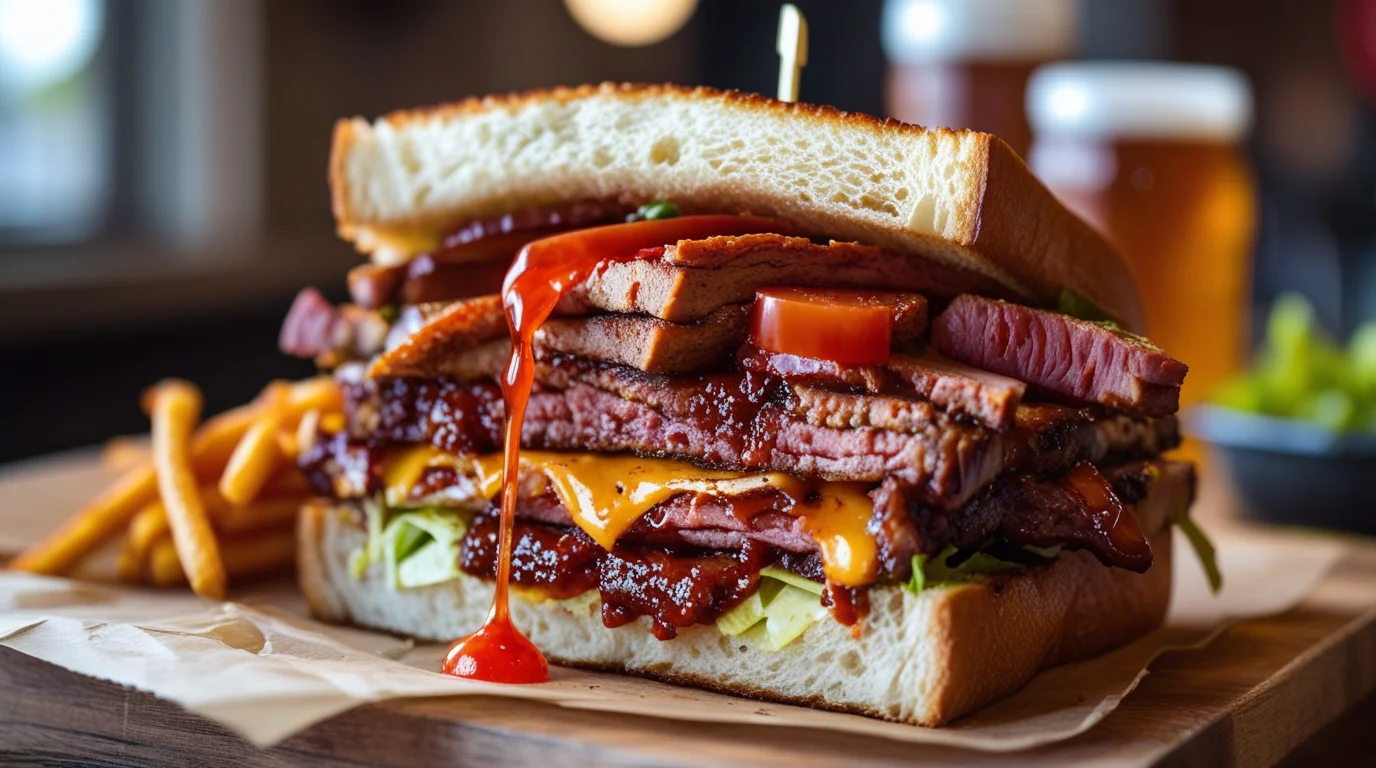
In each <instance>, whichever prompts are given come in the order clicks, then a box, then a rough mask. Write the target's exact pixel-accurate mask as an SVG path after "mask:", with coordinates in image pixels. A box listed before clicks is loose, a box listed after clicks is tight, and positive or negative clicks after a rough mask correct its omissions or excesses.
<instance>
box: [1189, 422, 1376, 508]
mask: <svg viewBox="0 0 1376 768" xmlns="http://www.w3.org/2000/svg"><path fill="white" fill-rule="evenodd" d="M1185 431H1186V432H1187V434H1189V435H1191V436H1193V437H1197V438H1200V439H1201V440H1204V441H1205V442H1207V443H1209V445H1210V446H1212V447H1213V449H1214V454H1215V455H1216V456H1217V457H1219V458H1221V459H1222V462H1223V464H1224V465H1225V469H1226V470H1227V472H1228V473H1229V475H1231V477H1232V479H1233V484H1234V485H1235V486H1236V487H1237V489H1238V493H1239V494H1240V495H1241V497H1242V501H1243V503H1244V505H1245V506H1246V514H1247V516H1248V517H1250V518H1252V519H1254V520H1260V521H1263V522H1268V523H1280V524H1284V525H1305V526H1316V527H1321V528H1334V529H1338V530H1344V531H1353V532H1355V533H1364V534H1369V535H1376V435H1373V434H1371V433H1357V434H1345V433H1341V432H1335V431H1333V430H1330V429H1327V428H1326V427H1323V426H1320V425H1317V424H1313V423H1311V422H1306V421H1296V420H1293V419H1281V418H1276V417H1273V416H1260V415H1257V414H1253V413H1243V412H1240V411H1234V410H1230V409H1227V408H1220V407H1217V406H1210V405H1203V406H1196V407H1194V408H1191V409H1190V410H1189V411H1188V412H1187V413H1186V414H1185Z"/></svg>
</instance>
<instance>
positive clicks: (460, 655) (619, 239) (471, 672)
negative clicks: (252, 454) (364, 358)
mask: <svg viewBox="0 0 1376 768" xmlns="http://www.w3.org/2000/svg"><path fill="white" fill-rule="evenodd" d="M788 231H789V228H787V227H786V225H784V224H783V223H782V222H779V221H775V220H772V219H761V218H755V217H749V216H684V217H680V218H674V219H660V220H655V221H637V222H632V223H629V224H616V225H612V226H607V227H593V228H591V229H583V230H576V231H574V232H569V233H566V234H562V235H555V236H553V237H548V238H545V239H543V240H536V241H535V242H533V243H530V244H528V245H526V246H525V247H524V248H522V249H521V252H520V253H519V254H517V256H516V260H515V261H514V262H513V263H512V265H511V269H510V271H508V272H507V275H506V281H505V282H504V283H503V285H502V304H503V306H504V307H505V309H506V319H507V326H508V328H509V330H510V331H511V358H510V361H509V362H508V364H507V369H506V373H505V374H504V375H503V376H502V381H501V384H502V400H503V401H504V402H505V404H506V442H505V445H504V446H503V463H502V469H503V475H502V494H501V501H502V506H501V519H500V524H499V533H498V540H497V545H498V556H497V588H496V593H495V594H494V595H493V599H492V610H491V612H490V613H488V617H487V621H486V622H485V623H484V624H483V626H482V627H481V628H479V629H478V631H477V632H474V633H473V634H471V635H469V636H468V637H464V638H460V639H459V640H456V641H454V644H453V645H451V646H450V647H449V652H448V653H447V654H446V655H445V659H444V667H443V668H444V671H445V672H446V673H448V674H451V675H456V676H458V677H466V678H472V679H475V680H485V681H489V682H499V683H538V682H544V681H547V680H549V665H548V663H547V662H546V661H545V658H544V656H543V655H542V654H541V653H540V651H539V649H538V648H536V647H535V645H534V644H533V643H531V642H530V640H529V639H527V638H526V636H525V635H523V634H521V631H520V630H519V629H517V628H516V626H515V625H514V624H512V623H511V612H510V605H509V596H508V581H509V580H510V577H511V548H512V530H513V528H514V526H515V519H516V492H517V485H518V473H517V468H518V467H519V465H520V457H521V424H522V422H523V421H524V419H525V412H526V404H527V402H528V401H529V400H530V390H531V386H532V385H533V383H534V381H535V359H534V352H533V345H534V340H535V332H536V331H537V330H539V328H540V325H541V324H542V323H544V322H545V319H546V318H548V317H549V315H550V313H551V312H553V311H554V307H555V306H556V305H557V304H558V303H559V299H560V297H561V296H563V294H564V292H565V291H567V290H568V289H569V288H571V287H573V286H574V285H577V284H578V283H580V282H582V281H583V280H586V279H587V278H588V276H589V275H590V274H591V273H592V271H593V269H595V268H596V267H597V265H598V264H599V263H602V262H606V261H630V260H632V259H635V258H637V256H638V254H639V253H640V251H641V250H643V249H646V248H657V247H660V246H663V245H665V244H666V243H673V242H678V241H679V240H684V239H687V240H697V239H701V238H705V237H712V236H716V235H744V234H752V233H761V232H764V233H767V232H779V233H787V232H788Z"/></svg>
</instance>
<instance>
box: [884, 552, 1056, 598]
mask: <svg viewBox="0 0 1376 768" xmlns="http://www.w3.org/2000/svg"><path fill="white" fill-rule="evenodd" d="M1023 550H1024V551H1026V552H1030V553H1032V554H1034V555H1037V556H1038V557H1041V558H1044V559H1046V560H1053V559H1055V558H1056V556H1057V555H1059V554H1060V553H1061V547H1060V545H1059V544H1058V545H1056V546H1052V547H1034V546H1031V545H1028V546H1024V547H1023ZM955 554H956V548H955V547H947V548H946V549H945V550H943V551H942V552H941V553H940V554H938V555H937V556H936V557H929V556H927V555H913V574H912V576H911V577H909V579H908V582H907V583H906V584H904V585H903V588H904V589H906V590H908V591H909V592H911V593H912V594H913V595H920V594H922V591H923V590H925V589H929V588H930V589H935V588H937V587H944V586H949V585H952V584H960V583H963V582H967V581H971V580H972V579H974V578H975V577H977V576H979V575H980V574H985V573H998V572H1000V571H1016V570H1020V569H1022V568H1025V567H1026V566H1025V565H1023V564H1022V563H1014V562H1011V561H1008V560H1000V559H998V558H997V557H994V556H993V555H990V554H988V553H987V552H976V553H975V554H973V555H971V556H969V557H967V558H966V559H965V560H964V561H962V562H961V563H960V565H955V566H952V565H948V564H947V561H948V560H950V558H951V556H952V555H955Z"/></svg>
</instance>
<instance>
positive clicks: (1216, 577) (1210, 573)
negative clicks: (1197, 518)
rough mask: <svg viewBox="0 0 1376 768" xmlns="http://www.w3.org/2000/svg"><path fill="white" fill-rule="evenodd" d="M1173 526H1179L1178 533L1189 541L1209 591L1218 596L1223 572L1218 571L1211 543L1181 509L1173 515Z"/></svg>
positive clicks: (1215, 554)
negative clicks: (1207, 582) (1205, 578)
mask: <svg viewBox="0 0 1376 768" xmlns="http://www.w3.org/2000/svg"><path fill="white" fill-rule="evenodd" d="M1175 524H1176V525H1178V526H1180V532H1181V533H1183V534H1185V538H1187V539H1189V541H1190V546H1191V547H1192V548H1193V549H1194V553H1195V555H1196V556H1197V557H1198V558H1199V564H1200V565H1202V566H1204V575H1205V576H1206V577H1208V579H1209V590H1210V591H1211V592H1213V593H1214V594H1215V595H1216V594H1218V590H1220V589H1222V588H1223V572H1222V571H1220V570H1219V569H1218V555H1217V553H1215V552H1214V545H1213V543H1212V542H1210V541H1209V539H1208V537H1206V536H1205V535H1204V532H1203V531H1201V530H1199V526H1197V525H1195V524H1194V521H1193V520H1191V519H1190V516H1189V514H1188V513H1187V512H1186V511H1185V510H1183V509H1182V510H1180V511H1179V512H1178V513H1177V514H1176V515H1175Z"/></svg>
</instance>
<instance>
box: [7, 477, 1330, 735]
mask: <svg viewBox="0 0 1376 768" xmlns="http://www.w3.org/2000/svg"><path fill="white" fill-rule="evenodd" d="M53 471H63V470H61V469H60V468H54V467H46V468H44V472H53ZM65 471H70V472H77V471H78V470H76V469H73V468H71V467H68V468H66V470H65ZM7 474H8V477H0V500H2V501H0V531H3V532H5V533H4V534H0V548H5V547H6V545H9V546H13V545H14V544H16V543H22V540H27V539H28V538H30V536H29V535H27V534H28V533H29V531H28V530H26V529H25V528H24V525H23V524H22V523H21V522H20V521H19V520H18V519H17V518H18V516H20V515H21V514H26V515H33V514H34V513H35V511H36V510H34V509H33V508H32V507H28V505H25V506H26V507H27V508H26V509H18V508H17V506H18V505H16V504H15V503H12V502H17V501H19V498H20V496H22V495H23V494H17V493H14V491H16V490H21V489H20V487H19V486H18V485H17V484H16V482H15V480H16V478H19V477H23V479H24V482H25V483H32V481H33V476H32V474H30V473H25V474H24V475H23V476H20V475H15V474H12V473H7ZM27 488H41V486H38V485H33V484H30V485H28V486H26V488H25V489H27ZM70 489H71V486H70V485H67V486H64V490H63V492H62V493H67V492H68V491H70ZM69 495H70V494H69ZM62 514H65V511H64V512H63V513H62ZM29 519H30V520H31V519H32V517H30V518H29ZM52 519H57V518H56V517H54V518H52ZM11 523H12V524H11ZM16 531H23V534H21V535H16V533H15V532H16ZM41 532H42V531H41V530H39V531H36V532H34V534H33V535H37V534H39V533H41ZM1215 539H1216V543H1218V544H1219V559H1220V565H1221V567H1222V569H1223V572H1224V579H1225V587H1224V590H1223V592H1222V593H1220V594H1219V595H1218V596H1217V597H1213V596H1210V595H1209V592H1208V588H1207V586H1206V584H1205V581H1204V576H1203V573H1202V571H1201V570H1200V568H1199V564H1198V563H1197V561H1196V560H1195V558H1194V557H1193V555H1192V554H1191V553H1190V551H1189V549H1188V545H1187V544H1186V542H1185V541H1184V539H1183V537H1179V536H1177V541H1176V547H1177V549H1176V551H1177V552H1178V553H1179V557H1176V558H1174V560H1175V584H1176V587H1175V592H1174V594H1173V595H1172V602H1171V608H1170V613H1169V616H1168V619H1167V623H1166V626H1164V627H1163V628H1162V629H1160V630H1158V631H1156V632H1154V633H1152V634H1151V635H1148V636H1147V637H1144V638H1142V639H1141V640H1139V641H1137V642H1136V643H1133V644H1131V645H1128V646H1125V647H1123V648H1120V649H1118V650H1116V651H1113V652H1110V653H1108V654H1105V655H1103V656H1100V657H1097V658H1094V659H1088V660H1085V661H1081V662H1077V663H1074V664H1067V665H1063V666H1061V667H1057V668H1054V669H1050V670H1046V671H1044V672H1042V673H1041V674H1040V675H1038V676H1037V677H1036V678H1035V679H1033V681H1032V682H1031V683H1030V684H1029V685H1028V686H1027V687H1026V688H1024V689H1023V690H1022V691H1020V692H1018V693H1016V694H1014V695H1013V696H1011V697H1009V698H1007V699H1004V700H1003V701H1001V702H998V703H996V704H994V705H992V706H990V707H987V708H985V709H983V710H980V711H979V712H976V713H974V714H972V715H970V716H967V717H965V718H962V719H961V720H959V721H957V722H956V723H954V724H952V725H950V726H947V727H944V728H937V729H930V728H919V727H915V726H909V725H900V724H896V723H886V722H881V721H878V720H871V719H869V718H865V717H860V716H856V715H845V714H839V713H833V712H822V711H817V710H811V709H805V708H800V707H791V706H786V705H779V704H767V703H761V702H757V701H751V700H748V699H739V698H734V697H730V696H724V695H720V694H714V693H708V692H704V691H697V690H694V689H688V688H679V687H675V686H668V685H663V684H659V683H654V682H650V681H646V680H640V679H637V678H630V677H623V676H616V675H607V674H601V673H595V672H586V671H581V670H571V669H564V668H559V667H556V668H553V669H552V670H551V673H552V677H553V680H552V681H551V682H550V683H548V684H545V685H537V686H502V685H492V684H485V683H476V682H471V681H465V680H459V679H455V678H451V677H447V676H445V675H441V674H439V673H437V672H436V671H434V670H437V669H438V668H439V660H440V658H441V656H442V654H443V651H444V648H443V647H442V646H435V645H420V646H416V645H413V644H411V643H409V642H408V641H405V640H400V639H397V638H394V637H391V636H388V635H383V634H378V633H373V632H365V631H360V630H353V629H346V628H340V627H333V626H328V625H324V624H321V623H319V622H316V621H313V620H311V619H310V618H308V617H307V612H306V610H305V606H304V601H303V600H302V598H301V597H300V595H299V594H298V593H296V592H295V590H294V588H293V587H292V585H291V584H290V583H286V582H281V583H275V584H269V585H263V586H260V587H258V588H255V589H253V590H252V591H247V592H241V593H239V594H236V595H235V596H234V601H233V602H229V603H224V604H218V605H216V604H210V603H206V602H204V601H201V600H199V599H197V598H195V597H193V596H191V595H190V594H187V593H183V592H180V591H167V592H163V591H151V590H140V589H130V588H126V587H121V586H114V585H110V584H101V583H91V582H78V581H71V580H66V579H52V578H43V577H36V576H30V575H27V574H18V573H9V572H0V645H3V646H6V647H9V648H13V649H15V650H18V651H21V652H23V653H26V654H29V655H31V656H35V657H37V658H40V659H43V660H45V661H48V662H50V663H53V664H56V665H58V666H61V667H65V668H67V669H70V670H73V671H76V672H80V673H82V674H86V675H90V676H92V677H98V678H103V679H106V680H112V681H114V682H117V683H121V684H124V685H128V686H131V687H134V688H137V689H140V690H144V691H147V692H149V693H152V694H154V695H156V696H159V697H161V698H164V699H168V700H171V701H174V702H177V703H178V704H180V705H182V706H184V707H186V708H187V709H188V710H190V711H192V712H196V713H198V714H201V715H203V716H205V717H208V718H210V719H212V720H216V721H218V722H220V723H222V724H223V725H225V726H226V727H228V728H230V729H231V730H233V731H235V732H237V733H239V734H241V735H243V736H244V738H246V739H248V740H249V741H251V742H253V743H254V744H257V745H260V746H268V745H271V744H274V743H276V742H278V741H280V740H282V739H284V738H286V737H288V736H290V735H291V734H293V733H295V732H297V731H299V730H301V729H304V728H306V727H308V726H310V725H311V724H312V723H315V722H318V721H320V720H323V719H325V718H328V717H330V716H332V715H335V714H338V713H340V712H343V711H345V710H347V709H350V708H351V707H354V706H356V705H358V704H362V703H366V702H371V701H380V700H383V699H388V698H397V697H406V696H450V695H456V696H457V695H473V694H483V695H497V696H507V697H515V698H525V699H534V700H539V701H545V702H550V703H554V704H558V705H560V706H565V707H573V708H580V709H591V710H605V711H609V712H623V713H628V714H634V715H642V716H645V715H648V716H654V717H664V718H674V719H681V720H690V721H699V722H729V723H738V724H757V725H782V726H792V727H802V728H817V729H829V730H837V731H845V732H850V733H859V734H872V735H875V736H880V737H883V738H887V739H893V740H898V741H908V742H921V743H932V744H944V745H951V746H960V747H966V748H971V749H979V750H986V751H1009V750H1017V749H1024V748H1028V747H1032V746H1036V745H1040V744H1046V743H1049V742H1054V741H1059V740H1061V739H1066V738H1069V737H1071V736H1074V735H1075V734H1078V733H1081V732H1083V731H1085V730H1087V729H1088V728H1090V727H1092V726H1093V725H1094V724H1095V723H1097V722H1099V721H1100V720H1101V719H1103V717H1104V716H1105V715H1107V714H1108V713H1109V712H1111V711H1112V710H1113V709H1114V708H1115V707H1116V706H1117V705H1118V702H1119V701H1121V700H1122V698H1123V697H1124V696H1126V695H1127V694H1128V693H1129V692H1131V691H1132V689H1133V688H1135V687H1136V685H1137V683H1138V682H1139V681H1140V680H1141V679H1142V677H1143V676H1144V675H1145V674H1146V670H1147V666H1148V665H1149V664H1150V662H1151V660H1152V659H1155V658H1156V657H1157V656H1159V655H1160V654H1162V653H1164V652H1166V651H1170V650H1179V649H1187V648H1197V647H1202V646H1203V645H1204V644H1206V643H1207V642H1208V641H1209V640H1211V639H1212V638H1213V637H1214V636H1215V635H1216V634H1217V633H1218V632H1219V631H1221V630H1222V629H1223V628H1224V627H1226V625H1227V623H1228V622H1229V621H1230V620H1234V619H1239V618H1245V617H1252V616H1261V615H1266V614H1271V613H1277V612H1281V611H1284V610H1286V609H1287V608H1290V607H1292V606H1294V605H1295V604H1296V603H1298V602H1299V601H1301V600H1302V599H1303V598H1304V596H1305V595H1307V594H1308V593H1309V592H1310V591H1311V590H1312V589H1313V588H1314V586H1315V585H1316V584H1317V583H1318V581H1319V579H1320V578H1321V577H1322V576H1323V574H1324V573H1325V572H1326V571H1327V570H1328V569H1329V568H1330V567H1331V566H1332V565H1333V564H1334V563H1335V562H1337V560H1338V559H1339V557H1340V556H1341V553H1342V547H1341V545H1339V544H1336V543H1333V542H1331V541H1319V540H1315V541H1301V542H1296V540H1295V539H1293V538H1286V539H1285V540H1284V541H1283V542H1282V541H1281V540H1278V539H1277V538H1275V537H1272V536H1266V535H1259V534H1255V533H1248V532H1246V531H1244V530H1241V529H1237V530H1232V529H1230V530H1229V531H1227V532H1222V531H1220V532H1218V534H1217V535H1216V537H1215Z"/></svg>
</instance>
